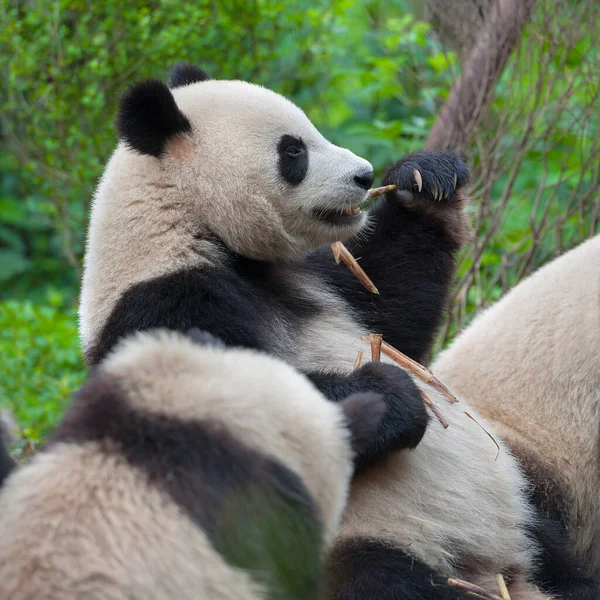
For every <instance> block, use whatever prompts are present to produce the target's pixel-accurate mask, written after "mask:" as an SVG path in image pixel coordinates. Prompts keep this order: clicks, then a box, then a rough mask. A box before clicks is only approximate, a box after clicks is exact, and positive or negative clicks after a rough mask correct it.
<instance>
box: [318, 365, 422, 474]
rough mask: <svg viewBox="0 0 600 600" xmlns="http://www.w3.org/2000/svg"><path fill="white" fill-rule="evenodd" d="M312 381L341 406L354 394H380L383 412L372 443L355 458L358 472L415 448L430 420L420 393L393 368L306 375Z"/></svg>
mask: <svg viewBox="0 0 600 600" xmlns="http://www.w3.org/2000/svg"><path fill="white" fill-rule="evenodd" d="M307 375H308V376H309V378H310V379H311V381H312V382H313V383H314V384H315V385H316V386H317V388H318V389H319V390H320V391H321V392H322V393H323V394H324V395H325V396H326V397H327V398H329V399H330V400H333V401H335V402H340V401H343V400H344V399H345V397H346V396H348V395H350V394H353V393H355V392H366V391H373V392H379V393H380V394H382V396H383V398H384V401H385V403H386V411H385V414H384V416H383V419H382V421H381V423H380V425H379V428H378V430H377V435H376V436H375V438H374V439H373V441H372V442H371V443H370V444H369V445H368V446H367V447H366V448H363V450H362V451H361V452H360V454H359V455H357V457H356V459H355V461H354V462H355V468H356V471H357V472H360V471H363V470H366V469H368V468H369V467H370V466H372V465H373V464H374V463H375V462H377V461H378V460H379V459H381V458H382V457H385V456H386V455H387V454H389V452H390V451H391V450H404V449H406V448H416V446H417V445H418V444H419V442H420V441H421V439H422V438H423V435H424V434H425V430H426V429H427V423H428V420H429V416H428V414H427V411H426V409H425V403H424V402H423V399H422V397H421V394H420V392H419V389H418V388H417V386H416V385H415V383H414V382H413V380H412V379H411V378H410V377H409V376H408V374H407V373H406V372H405V371H403V370H402V369H398V367H395V366H394V365H388V364H385V363H379V362H371V363H367V364H366V365H364V366H362V367H361V368H360V369H357V370H356V371H353V372H352V373H351V374H350V375H340V374H335V373H323V372H321V373H307Z"/></svg>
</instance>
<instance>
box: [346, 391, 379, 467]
mask: <svg viewBox="0 0 600 600" xmlns="http://www.w3.org/2000/svg"><path fill="white" fill-rule="evenodd" d="M342 408H343V409H344V415H345V416H346V424H347V426H348V429H349V430H350V443H351V445H352V450H353V451H354V454H355V455H360V454H362V453H363V452H364V451H365V450H366V449H367V448H368V447H369V446H370V445H371V443H372V442H373V438H374V437H375V436H376V435H377V432H378V430H379V426H380V425H381V420H382V419H383V416H384V414H385V410H386V406H385V402H384V400H383V396H382V395H381V394H374V393H373V392H358V393H355V394H352V395H350V396H348V397H347V398H345V399H344V401H343V402H342Z"/></svg>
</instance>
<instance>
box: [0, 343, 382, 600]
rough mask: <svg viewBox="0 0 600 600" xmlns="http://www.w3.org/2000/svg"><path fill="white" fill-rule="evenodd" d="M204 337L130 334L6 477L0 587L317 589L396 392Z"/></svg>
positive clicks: (219, 591) (47, 592) (181, 597)
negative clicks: (362, 451) (333, 392)
mask: <svg viewBox="0 0 600 600" xmlns="http://www.w3.org/2000/svg"><path fill="white" fill-rule="evenodd" d="M198 333H200V332H198ZM199 337H200V340H198V339H197V337H196V336H195V337H194V341H192V340H191V339H190V338H188V337H184V336H183V335H180V334H175V333H172V332H170V333H169V332H157V333H152V334H149V333H142V334H138V335H136V336H134V337H132V338H131V339H127V340H125V341H124V342H122V343H121V344H120V345H119V346H118V348H117V349H116V350H115V352H113V353H111V355H110V356H109V357H108V358H107V359H106V361H104V362H103V364H102V365H101V366H99V367H98V368H97V369H95V370H94V372H93V373H92V374H91V376H90V378H89V379H88V381H87V382H86V384H85V385H84V386H83V388H82V389H81V390H80V392H79V393H78V394H77V396H76V398H75V401H74V403H73V405H72V406H71V408H70V410H69V411H68V413H67V416H66V417H65V419H64V421H63V422H62V424H61V425H60V426H59V427H58V429H57V430H56V432H55V433H54V435H53V437H52V438H51V440H50V442H49V444H48V446H47V447H46V448H45V449H44V450H43V451H42V452H39V453H38V454H37V455H36V456H35V457H33V459H32V460H31V461H30V462H29V463H28V464H26V465H24V466H22V467H21V468H19V469H18V470H17V471H16V472H15V473H14V474H13V475H11V476H10V477H9V478H8V480H7V482H6V484H5V485H4V488H3V490H2V492H1V493H0V540H2V543H1V544H0V600H91V599H93V600H175V599H177V600H271V599H274V598H285V599H286V600H315V599H316V598H317V597H318V595H319V594H318V590H319V587H320V581H319V580H320V575H321V570H322V564H321V561H322V557H323V552H324V550H326V548H327V546H328V545H329V544H330V543H331V541H332V538H333V535H334V534H335V532H336V529H337V526H338V523H339V519H340V516H341V514H342V510H343V508H344V505H345V501H346V496H347V491H348V486H349V482H350V477H351V474H352V453H353V451H354V450H357V449H359V447H360V445H361V444H364V443H368V441H369V438H370V437H371V436H372V435H374V434H375V431H376V429H377V426H378V424H379V421H380V419H381V416H382V413H383V410H385V406H384V404H383V402H382V401H381V398H380V397H379V396H377V395H376V394H355V395H353V396H351V397H350V398H347V399H345V400H344V401H342V402H341V403H340V404H339V405H334V404H333V403H331V402H327V401H326V400H325V398H324V397H323V396H322V394H320V393H319V392H318V391H317V390H316V389H315V388H314V386H312V385H311V384H310V382H308V381H307V380H306V378H305V377H302V376H301V375H300V374H298V373H297V372H296V371H295V370H294V369H293V368H292V367H290V366H289V365H286V364H285V363H283V362H282V361H279V360H277V359H275V358H273V357H270V356H267V355H265V354H262V353H258V352H255V351H252V350H241V349H230V350H226V349H223V348H221V347H218V346H215V345H214V340H212V342H211V340H210V336H206V335H205V334H204V335H202V334H200V335H199ZM198 342H200V343H198ZM207 342H209V343H210V346H208V345H207Z"/></svg>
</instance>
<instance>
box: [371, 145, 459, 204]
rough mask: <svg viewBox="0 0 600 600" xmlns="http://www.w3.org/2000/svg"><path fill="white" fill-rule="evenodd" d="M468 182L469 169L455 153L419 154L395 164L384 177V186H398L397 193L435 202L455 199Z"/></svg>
mask: <svg viewBox="0 0 600 600" xmlns="http://www.w3.org/2000/svg"><path fill="white" fill-rule="evenodd" d="M468 182H469V170H468V169H467V167H466V165H465V163H464V162H463V161H462V160H461V159H460V157H459V156H458V155H457V154H455V153H454V152H416V153H415V154H411V155H410V156H406V157H404V158H402V159H400V160H399V161H398V162H396V163H394V164H393V165H392V166H391V167H389V168H388V170H387V171H386V173H385V175H384V177H383V185H390V184H394V185H396V193H401V192H403V191H407V192H411V193H413V194H419V195H420V196H423V197H425V198H427V199H428V200H436V201H449V200H452V199H453V198H454V196H455V194H456V190H458V189H460V188H461V187H463V186H464V185H466V184H467V183H468Z"/></svg>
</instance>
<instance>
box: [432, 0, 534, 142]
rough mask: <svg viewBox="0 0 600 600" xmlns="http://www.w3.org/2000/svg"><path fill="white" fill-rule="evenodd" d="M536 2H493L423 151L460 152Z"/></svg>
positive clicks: (529, 0) (516, 43)
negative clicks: (484, 23) (483, 25)
mask: <svg viewBox="0 0 600 600" xmlns="http://www.w3.org/2000/svg"><path fill="white" fill-rule="evenodd" d="M536 1H537V0H497V2H496V3H495V4H494V6H493V7H492V9H491V11H490V14H489V18H488V19H487V20H486V25H485V27H484V28H483V29H482V30H481V32H480V34H479V36H478V37H477V41H476V42H475V45H474V46H473V49H472V50H471V52H470V53H469V56H468V58H467V60H466V62H465V63H464V66H463V71H462V74H461V76H460V77H459V78H458V80H457V81H456V83H455V84H454V86H453V87H452V91H451V92H450V96H449V97H448V100H447V101H446V103H445V104H444V106H443V107H442V109H441V111H440V114H439V116H438V118H437V120H436V122H435V123H434V125H433V127H432V128H431V131H430V132H429V136H428V137H427V140H426V141H425V148H426V149H427V150H455V151H458V152H460V151H461V150H462V149H463V147H464V146H465V145H466V144H467V143H468V142H469V140H470V138H471V135H472V133H473V131H474V129H475V127H476V125H477V124H478V123H479V120H480V118H481V116H482V115H483V113H484V110H485V108H486V106H487V104H488V102H489V100H490V98H491V97H492V93H493V91H494V88H495V86H496V83H497V82H498V79H499V78H500V75H501V74H502V71H503V70H504V67H505V66H506V64H507V62H508V59H509V57H510V55H511V54H512V52H513V50H514V49H515V48H516V47H517V46H518V44H519V42H520V40H521V33H522V31H523V28H524V27H525V25H526V24H527V22H528V21H529V19H530V18H531V14H532V12H533V9H534V8H535V5H536Z"/></svg>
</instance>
